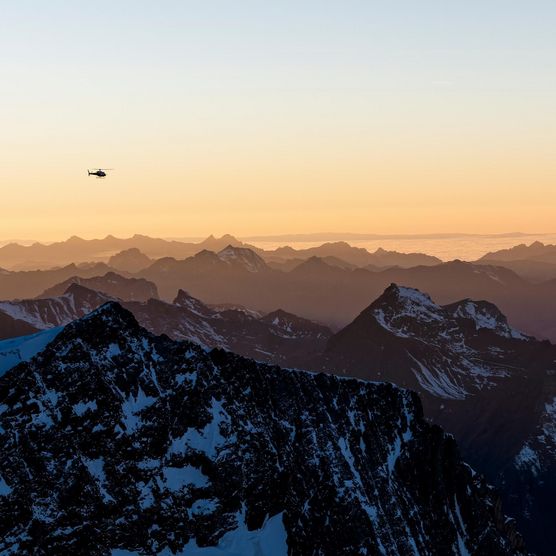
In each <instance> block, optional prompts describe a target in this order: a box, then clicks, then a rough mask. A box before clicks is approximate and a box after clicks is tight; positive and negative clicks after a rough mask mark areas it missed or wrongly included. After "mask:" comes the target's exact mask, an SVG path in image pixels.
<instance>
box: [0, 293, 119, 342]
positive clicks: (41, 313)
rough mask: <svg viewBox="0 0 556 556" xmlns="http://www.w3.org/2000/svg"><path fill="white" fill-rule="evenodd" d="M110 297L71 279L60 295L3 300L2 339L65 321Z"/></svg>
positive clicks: (58, 324) (0, 316) (88, 311)
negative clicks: (44, 297)
mask: <svg viewBox="0 0 556 556" xmlns="http://www.w3.org/2000/svg"><path fill="white" fill-rule="evenodd" d="M109 300H111V298H110V297H109V296H107V295H105V294H102V293H99V292H96V291H94V290H90V289H88V288H85V287H84V286H81V285H79V284H77V283H71V284H70V285H69V286H68V287H67V289H66V290H65V292H64V293H63V295H61V296H58V297H52V298H47V299H24V300H20V301H0V340H1V339H4V338H13V337H15V336H24V335H26V334H33V333H34V332H38V331H40V330H46V329H48V328H55V327H58V326H63V325H66V324H68V323H70V322H71V321H73V320H76V319H78V318H80V317H82V316H84V315H86V314H87V313H90V312H91V311H93V310H94V309H96V308H97V307H99V306H100V305H102V304H103V303H106V302H107V301H109Z"/></svg>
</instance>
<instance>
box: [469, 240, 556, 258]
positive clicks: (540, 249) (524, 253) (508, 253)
mask: <svg viewBox="0 0 556 556" xmlns="http://www.w3.org/2000/svg"><path fill="white" fill-rule="evenodd" d="M482 260H488V261H504V262H507V261H525V260H527V261H538V262H545V263H553V264H556V245H545V244H544V243H542V242H540V241H535V242H533V243H531V245H525V244H524V243H521V244H519V245H516V246H515V247H510V248H509V249H501V250H499V251H493V252H490V253H487V254H486V255H484V256H483V257H481V258H480V259H479V261H482Z"/></svg>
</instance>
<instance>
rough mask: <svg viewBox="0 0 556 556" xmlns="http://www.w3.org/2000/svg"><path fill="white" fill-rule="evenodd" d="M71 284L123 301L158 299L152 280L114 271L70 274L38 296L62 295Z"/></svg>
mask: <svg viewBox="0 0 556 556" xmlns="http://www.w3.org/2000/svg"><path fill="white" fill-rule="evenodd" d="M71 284H79V285H81V286H85V287H86V288H89V289H91V290H95V291H97V292H100V293H103V294H105V295H109V296H111V297H113V298H116V299H121V300H123V301H147V300H149V299H158V290H157V288H156V285H155V284H153V283H152V282H149V281H148V280H145V279H144V278H125V277H124V276H120V275H119V274H116V273H115V272H107V273H106V274H105V275H104V276H95V277H93V278H81V277H80V276H72V277H71V278H68V279H67V280H65V281H64V282H61V283H60V284H56V285H55V286H53V287H51V288H48V289H47V290H45V291H44V292H43V293H42V294H41V295H40V296H38V297H40V298H43V299H44V298H50V297H57V296H60V295H63V294H64V293H65V292H66V291H67V289H68V288H69V287H70V286H71Z"/></svg>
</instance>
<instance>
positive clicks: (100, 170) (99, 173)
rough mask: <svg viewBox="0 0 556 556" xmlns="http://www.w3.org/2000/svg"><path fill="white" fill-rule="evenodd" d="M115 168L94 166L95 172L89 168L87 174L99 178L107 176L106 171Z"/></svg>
mask: <svg viewBox="0 0 556 556" xmlns="http://www.w3.org/2000/svg"><path fill="white" fill-rule="evenodd" d="M113 169H114V168H93V172H91V170H87V175H89V176H96V177H97V178H105V177H106V172H108V171H110V170H113Z"/></svg>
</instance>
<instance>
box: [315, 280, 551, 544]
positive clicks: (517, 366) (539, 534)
mask: <svg viewBox="0 0 556 556" xmlns="http://www.w3.org/2000/svg"><path fill="white" fill-rule="evenodd" d="M311 366H312V367H314V368H320V369H326V370H328V371H330V372H334V373H341V374H348V375H351V376H358V377H362V378H365V379H369V380H386V381H389V382H392V383H394V384H397V385H400V386H405V387H408V388H411V389H413V390H415V391H416V392H418V393H419V395H420V397H421V399H422V402H423V405H424V410H425V415H426V416H427V417H428V418H430V419H432V420H433V421H434V422H435V423H437V424H440V425H441V426H442V427H444V428H445V430H447V431H449V432H451V433H453V434H454V435H455V437H456V440H457V441H458V444H459V445H460V446H461V449H462V453H463V455H464V457H465V459H466V460H467V461H469V462H470V463H471V464H472V465H473V466H474V467H475V468H477V469H478V470H480V471H481V472H482V473H484V474H485V475H486V476H487V478H488V480H489V481H490V482H492V483H493V484H495V485H496V486H497V487H498V488H500V490H501V491H502V492H503V495H504V501H505V508H506V509H507V511H508V512H509V513H510V514H511V515H512V516H514V517H516V518H518V524H519V528H520V530H521V531H522V532H523V534H524V535H525V538H526V540H527V544H528V546H529V547H530V548H532V549H534V550H535V551H536V552H538V553H539V554H547V555H551V554H554V553H555V551H556V533H555V532H554V530H553V528H552V527H551V524H552V523H554V519H555V516H556V504H555V500H556V482H555V480H554V477H556V346H554V345H552V344H550V343H549V342H547V341H538V340H536V339H535V338H532V337H529V336H525V335H523V334H521V333H520V332H518V331H516V330H515V329H513V328H512V327H510V326H509V325H508V322H507V320H506V317H505V316H504V315H503V314H502V313H501V312H500V311H499V310H498V309H497V307H495V306H494V305H492V304H491V303H488V302H485V301H471V300H469V299H466V300H463V301H459V302H456V303H452V304H449V305H445V306H440V305H437V304H436V303H434V302H433V301H432V300H431V298H430V297H429V296H428V295H426V294H423V293H421V292H419V291H418V290H415V289H411V288H404V287H399V286H396V285H391V286H390V287H388V288H387V289H386V291H385V292H384V294H383V295H382V296H380V297H379V298H378V299H377V300H376V301H374V302H373V303H372V304H371V305H370V306H369V307H368V308H367V309H365V310H364V311H363V312H362V313H361V314H360V315H359V316H358V317H357V318H356V319H355V320H354V321H353V322H352V323H351V324H350V325H348V326H347V327H346V328H344V329H343V330H342V331H340V332H339V333H338V334H336V335H335V336H333V337H332V338H331V340H330V341H329V343H328V346H327V349H326V351H325V354H324V356H323V357H322V358H320V360H319V361H316V362H314V363H313V364H312V365H311Z"/></svg>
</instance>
